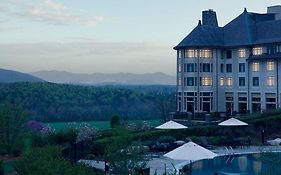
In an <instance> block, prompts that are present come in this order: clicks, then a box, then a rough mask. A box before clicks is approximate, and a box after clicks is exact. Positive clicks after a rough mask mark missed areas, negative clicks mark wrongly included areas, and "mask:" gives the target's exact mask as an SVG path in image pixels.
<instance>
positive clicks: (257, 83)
mask: <svg viewBox="0 0 281 175" xmlns="http://www.w3.org/2000/svg"><path fill="white" fill-rule="evenodd" d="M259 85H260V79H259V77H253V86H259Z"/></svg>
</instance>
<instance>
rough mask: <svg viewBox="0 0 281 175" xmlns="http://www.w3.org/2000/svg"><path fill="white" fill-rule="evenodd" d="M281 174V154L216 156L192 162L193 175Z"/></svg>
mask: <svg viewBox="0 0 281 175" xmlns="http://www.w3.org/2000/svg"><path fill="white" fill-rule="evenodd" d="M215 173H217V174H218V175H281V154H280V153H261V154H248V155H237V156H231V157H230V156H222V157H216V158H215V159H213V160H202V161H197V162H194V163H193V164H192V175H214V174H215Z"/></svg>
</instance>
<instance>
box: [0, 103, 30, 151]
mask: <svg viewBox="0 0 281 175" xmlns="http://www.w3.org/2000/svg"><path fill="white" fill-rule="evenodd" d="M25 121H26V115H25V113H24V111H23V109H22V108H21V107H19V106H16V105H12V104H9V103H6V104H4V105H1V106H0V148H1V149H2V151H4V152H6V153H8V154H11V153H13V154H18V153H19V152H20V151H22V148H23V136H24V131H25Z"/></svg>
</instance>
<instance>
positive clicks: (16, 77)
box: [0, 68, 45, 83]
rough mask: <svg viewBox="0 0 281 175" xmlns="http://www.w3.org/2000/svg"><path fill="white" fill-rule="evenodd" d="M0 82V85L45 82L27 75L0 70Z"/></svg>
mask: <svg viewBox="0 0 281 175" xmlns="http://www.w3.org/2000/svg"><path fill="white" fill-rule="evenodd" d="M0 82H1V83H16V82H45V80H43V79H40V78H38V77H36V76H33V75H30V74H27V73H22V72H19V71H14V70H9V69H3V68H0Z"/></svg>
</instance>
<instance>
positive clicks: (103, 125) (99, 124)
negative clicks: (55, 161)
mask: <svg viewBox="0 0 281 175" xmlns="http://www.w3.org/2000/svg"><path fill="white" fill-rule="evenodd" d="M142 121H143V120H130V121H129V123H138V122H142ZM145 121H146V122H148V123H149V124H150V125H151V126H153V127H154V126H157V125H159V124H161V121H160V120H145ZM82 123H87V124H89V125H90V126H92V127H95V128H97V129H101V130H104V129H109V128H110V121H91V122H55V123H45V124H47V125H49V126H50V127H51V128H53V129H55V130H56V131H60V130H63V129H65V128H67V127H69V126H74V127H79V126H80V125H81V124H82Z"/></svg>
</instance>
